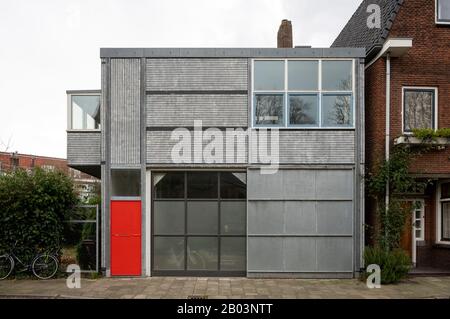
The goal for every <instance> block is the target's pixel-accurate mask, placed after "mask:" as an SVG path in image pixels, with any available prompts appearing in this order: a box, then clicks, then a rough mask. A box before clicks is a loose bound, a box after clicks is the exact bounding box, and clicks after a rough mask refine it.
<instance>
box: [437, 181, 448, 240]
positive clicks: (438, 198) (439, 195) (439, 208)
mask: <svg viewBox="0 0 450 319" xmlns="http://www.w3.org/2000/svg"><path fill="white" fill-rule="evenodd" d="M444 183H450V180H442V181H439V182H438V184H437V191H436V208H437V209H436V214H437V215H436V238H435V240H436V244H440V245H448V246H450V241H442V240H441V237H442V230H441V224H442V218H441V213H442V209H441V203H442V202H446V201H450V199H448V200H441V185H442V184H444Z"/></svg>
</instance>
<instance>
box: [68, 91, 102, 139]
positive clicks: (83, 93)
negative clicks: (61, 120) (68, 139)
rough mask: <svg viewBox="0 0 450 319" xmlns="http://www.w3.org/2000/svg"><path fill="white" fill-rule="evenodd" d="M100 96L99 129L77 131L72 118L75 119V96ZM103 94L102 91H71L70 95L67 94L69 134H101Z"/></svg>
mask: <svg viewBox="0 0 450 319" xmlns="http://www.w3.org/2000/svg"><path fill="white" fill-rule="evenodd" d="M80 95H81V96H98V97H100V124H99V128H94V129H87V128H83V129H76V128H73V127H72V118H73V114H72V113H73V112H72V111H73V109H72V97H73V96H80ZM101 104H102V93H101V91H100V90H99V91H73V92H72V91H71V92H70V93H69V92H68V93H67V132H100V131H101V130H102V123H101V116H102V115H101V112H102V107H101Z"/></svg>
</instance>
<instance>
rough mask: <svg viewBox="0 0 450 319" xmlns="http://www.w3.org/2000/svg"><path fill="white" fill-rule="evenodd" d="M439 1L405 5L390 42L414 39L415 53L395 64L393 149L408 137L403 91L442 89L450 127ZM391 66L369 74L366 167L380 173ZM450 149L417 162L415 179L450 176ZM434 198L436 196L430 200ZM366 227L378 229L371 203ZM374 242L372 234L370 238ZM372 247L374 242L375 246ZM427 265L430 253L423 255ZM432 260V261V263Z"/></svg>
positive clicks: (441, 121) (449, 65)
mask: <svg viewBox="0 0 450 319" xmlns="http://www.w3.org/2000/svg"><path fill="white" fill-rule="evenodd" d="M434 3H435V1H432V0H405V1H404V4H403V6H402V8H401V9H400V11H399V13H398V15H397V18H396V19H395V21H394V24H393V26H392V28H391V32H390V35H389V36H390V37H398V38H412V39H413V48H411V49H410V50H409V51H408V53H407V54H406V55H404V56H403V57H401V58H392V59H391V131H390V135H391V145H392V143H393V140H394V139H395V138H396V137H398V136H400V135H402V111H403V110H402V109H403V106H402V86H430V87H437V88H438V127H439V128H443V127H450V27H449V26H444V27H442V26H437V25H436V24H435V4H434ZM385 71H386V62H385V59H379V60H377V61H376V62H375V63H374V64H373V65H371V66H370V67H369V68H368V69H367V70H366V90H365V91H366V101H365V108H366V150H367V152H366V162H367V167H368V170H369V171H374V170H375V169H376V167H377V165H378V164H379V163H380V162H381V161H382V160H383V159H384V156H385V151H384V149H385V121H386V118H385V116H386V113H385V107H386V103H385V100H386V95H385V89H386V87H385V85H386V81H385V79H386V73H385ZM449 158H450V147H447V148H446V149H445V150H439V151H438V150H433V151H430V152H427V153H425V154H423V155H420V156H418V157H417V158H415V159H414V160H413V161H412V164H411V172H413V173H429V174H434V173H447V174H450V159H449ZM430 196H434V195H432V194H431V195H430ZM366 203H367V205H366V222H367V223H368V224H371V225H373V224H374V218H375V207H374V202H373V201H372V200H371V199H370V198H369V199H368V200H367V201H366ZM434 206H435V204H434V202H433V201H432V200H431V199H429V200H427V216H428V217H429V218H427V223H428V224H427V229H429V230H430V231H429V232H428V233H427V240H428V241H429V242H430V243H432V242H433V241H434V236H435V234H434V232H435V224H434V223H435V218H434V217H435V215H434V214H435V208H434ZM367 238H370V233H369V234H368V235H367ZM369 242H370V240H369ZM420 251H422V252H423V254H422V256H423V257H424V258H421V259H422V260H426V259H427V258H426V256H425V255H424V254H425V253H426V247H424V249H420ZM430 260H431V259H430Z"/></svg>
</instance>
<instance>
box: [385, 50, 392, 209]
mask: <svg viewBox="0 0 450 319" xmlns="http://www.w3.org/2000/svg"><path fill="white" fill-rule="evenodd" d="M390 117H391V55H390V53H389V52H388V53H387V54H386V141H385V143H386V145H385V147H386V150H385V153H386V161H389V159H390V138H391V133H390V131H391V124H390ZM388 176H389V172H388ZM389 196H390V194H389V179H388V180H387V181H386V198H385V206H386V214H387V213H388V210H389V208H388V207H389Z"/></svg>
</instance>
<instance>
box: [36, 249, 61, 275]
mask: <svg viewBox="0 0 450 319" xmlns="http://www.w3.org/2000/svg"><path fill="white" fill-rule="evenodd" d="M58 266H59V263H58V260H57V259H56V257H55V256H53V255H49V254H41V255H37V256H36V258H34V260H33V263H32V264H31V269H32V270H33V274H34V275H35V276H36V277H38V278H39V279H50V278H52V277H53V276H54V275H55V274H56V272H57V271H58Z"/></svg>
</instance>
